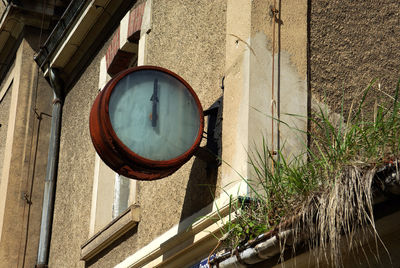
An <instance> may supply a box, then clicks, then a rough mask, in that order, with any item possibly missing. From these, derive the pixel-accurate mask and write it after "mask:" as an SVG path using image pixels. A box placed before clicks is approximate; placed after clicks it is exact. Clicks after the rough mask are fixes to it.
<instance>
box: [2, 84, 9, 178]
mask: <svg viewBox="0 0 400 268" xmlns="http://www.w3.org/2000/svg"><path fill="white" fill-rule="evenodd" d="M4 87H5V85H4V83H3V84H2V87H1V88H0V91H2V90H4V89H5V88H4ZM7 87H8V85H7ZM5 90H7V89H5ZM0 97H1V96H0ZM10 104H11V89H8V90H7V93H6V94H5V96H4V97H3V99H2V100H0V124H1V126H0V183H1V171H2V168H3V160H4V150H5V146H6V138H7V128H8V117H9V113H10Z"/></svg>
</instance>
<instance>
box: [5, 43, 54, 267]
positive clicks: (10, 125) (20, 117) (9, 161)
mask: <svg viewBox="0 0 400 268" xmlns="http://www.w3.org/2000/svg"><path fill="white" fill-rule="evenodd" d="M33 55H34V50H33V49H32V47H31V46H30V43H29V42H28V41H27V40H26V39H24V40H23V41H22V43H21V44H20V46H19V49H18V52H17V56H16V59H15V63H14V67H13V69H12V71H11V72H10V73H9V75H8V77H7V78H6V81H8V82H6V84H7V83H11V81H12V86H11V88H10V90H9V92H8V94H7V96H6V98H5V100H6V102H5V103H4V106H2V107H1V108H7V107H6V104H7V102H8V111H6V110H2V113H3V112H5V114H7V113H8V118H7V119H6V120H7V122H6V124H5V125H6V128H7V130H6V131H7V138H6V141H5V149H4V151H3V152H2V153H4V154H3V159H2V163H1V164H2V173H1V183H0V196H1V197H0V235H1V240H0V267H12V266H14V267H21V266H22V264H23V263H24V264H25V266H33V265H34V264H35V261H36V254H37V244H38V238H39V227H40V225H39V224H40V214H41V208H42V204H41V203H42V196H43V184H44V183H43V182H44V176H45V170H46V160H47V148H48V139H49V135H48V134H49V126H50V119H49V117H47V116H43V119H41V122H40V128H39V119H38V118H37V117H36V115H35V113H34V110H35V109H36V111H37V113H38V114H40V113H41V112H44V113H49V110H50V109H49V108H50V105H49V104H50V103H51V98H52V94H51V90H50V89H49V86H48V85H47V83H46V82H45V81H44V79H43V78H42V77H40V78H39V81H38V80H37V79H38V76H37V75H38V72H37V65H36V63H35V62H34V61H33V60H32V58H33ZM0 105H1V104H0ZM2 131H3V130H2ZM38 131H39V132H38ZM2 138H3V137H2ZM25 196H26V199H28V200H30V201H31V202H32V203H31V204H28V202H27V201H26V200H25Z"/></svg>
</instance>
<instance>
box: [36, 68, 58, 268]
mask: <svg viewBox="0 0 400 268" xmlns="http://www.w3.org/2000/svg"><path fill="white" fill-rule="evenodd" d="M50 84H51V86H52V88H53V91H54V100H53V111H52V119H51V131H50V143H49V152H48V158H47V169H46V178H45V185H44V195H43V209H42V220H41V225H40V237H39V248H38V257H37V264H36V267H37V268H44V267H48V266H47V264H48V259H49V249H50V237H51V226H52V221H53V210H54V193H55V188H56V181H57V168H58V155H59V149H60V132H61V114H62V106H63V94H62V93H63V90H62V86H61V83H60V80H59V79H58V76H57V74H56V71H55V70H53V69H50Z"/></svg>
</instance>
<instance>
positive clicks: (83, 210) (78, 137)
mask: <svg viewBox="0 0 400 268" xmlns="http://www.w3.org/2000/svg"><path fill="white" fill-rule="evenodd" d="M105 47H106V46H105ZM104 53H105V48H103V49H102V50H101V51H100V53H99V54H98V55H97V57H96V58H95V59H94V60H93V61H92V62H91V64H90V65H89V66H88V68H87V69H86V70H85V72H84V74H83V75H82V76H81V78H80V79H79V81H78V82H77V83H76V85H75V86H74V87H73V88H72V90H71V91H70V92H69V93H68V95H67V97H66V99H65V102H64V107H63V114H62V126H61V144H60V158H59V166H58V167H59V169H58V178H57V191H56V197H55V207H54V219H53V231H52V237H51V247H50V260H49V266H50V267H84V262H82V261H80V246H81V244H83V242H85V241H86V240H87V239H88V234H89V221H90V207H91V202H92V185H93V172H94V159H95V150H94V147H93V145H92V142H91V139H90V134H89V112H90V109H91V107H92V103H93V101H94V98H95V97H96V95H97V93H98V77H99V66H100V60H101V58H102V56H103V55H104Z"/></svg>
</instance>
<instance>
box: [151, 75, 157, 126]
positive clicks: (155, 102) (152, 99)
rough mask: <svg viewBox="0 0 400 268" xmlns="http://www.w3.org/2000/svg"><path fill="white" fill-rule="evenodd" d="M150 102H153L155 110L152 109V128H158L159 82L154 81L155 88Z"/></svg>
mask: <svg viewBox="0 0 400 268" xmlns="http://www.w3.org/2000/svg"><path fill="white" fill-rule="evenodd" d="M150 101H151V102H153V108H152V113H151V116H150V118H151V126H152V127H156V126H157V119H158V115H157V102H158V80H157V79H155V80H154V87H153V95H152V96H151V98H150Z"/></svg>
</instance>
